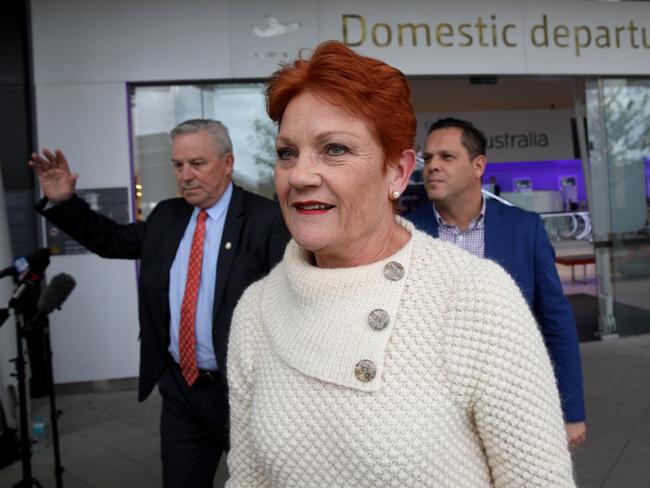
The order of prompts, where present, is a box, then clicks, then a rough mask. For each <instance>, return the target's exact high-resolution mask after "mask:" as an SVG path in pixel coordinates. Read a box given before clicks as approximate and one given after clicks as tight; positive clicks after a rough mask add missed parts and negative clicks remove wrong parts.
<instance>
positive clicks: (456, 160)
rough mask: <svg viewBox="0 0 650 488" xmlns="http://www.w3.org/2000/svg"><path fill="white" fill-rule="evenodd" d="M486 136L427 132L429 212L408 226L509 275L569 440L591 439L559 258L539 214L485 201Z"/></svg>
mask: <svg viewBox="0 0 650 488" xmlns="http://www.w3.org/2000/svg"><path fill="white" fill-rule="evenodd" d="M485 152H486V138H485V135H484V134H483V133H482V132H481V131H479V130H478V129H477V128H476V127H474V126H473V125H472V124H471V123H470V122H466V121H463V120H458V119H452V118H448V119H441V120H438V121H437V122H435V123H434V124H433V125H432V126H431V128H430V129H429V134H428V136H427V140H426V143H425V151H424V160H425V166H424V170H423V179H424V185H425V188H426V191H427V197H428V198H429V200H431V201H432V202H433V204H429V203H427V204H425V205H423V206H421V207H419V208H418V209H416V210H415V211H414V212H413V213H411V214H410V215H407V218H408V219H410V220H411V221H412V222H413V223H414V224H415V226H416V227H418V228H419V229H421V230H423V231H425V232H427V233H429V234H431V235H432V236H434V237H439V238H440V239H443V240H446V241H449V242H454V243H455V244H457V245H459V246H460V247H462V248H463V249H465V250H467V251H469V252H471V253H473V254H475V255H477V256H480V257H485V258H488V259H492V260H494V261H496V262H497V263H499V264H500V265H501V266H503V268H504V269H505V270H506V271H508V273H510V275H511V276H512V278H513V279H514V280H515V281H516V282H517V284H518V285H519V288H520V289H521V292H522V294H523V296H524V297H525V299H526V301H527V302H528V305H529V306H530V308H531V310H532V311H533V313H534V315H535V317H536V318H537V322H538V324H539V326H540V330H541V332H542V335H543V336H544V340H545V342H546V347H547V349H548V352H549V355H550V357H551V361H552V363H553V367H554V369H555V375H556V378H557V382H558V387H559V390H560V398H561V400H562V408H563V412H564V418H565V426H566V431H567V439H568V442H569V444H570V445H571V446H572V447H575V446H578V445H579V444H581V443H582V442H583V441H584V440H585V438H586V432H587V430H586V424H585V408H584V396H583V389H582V371H581V367H580V350H579V347H578V337H577V332H576V326H575V321H574V319H573V312H572V310H571V306H570V305H569V302H568V301H567V299H566V297H565V296H564V293H563V291H562V285H561V283H560V279H559V277H558V274H557V269H556V267H555V253H554V251H553V247H552V246H551V243H550V242H549V240H548V237H547V235H546V231H545V230H544V224H543V223H542V220H541V218H540V217H539V215H538V214H536V213H533V212H528V211H525V210H522V209H520V208H517V207H511V206H508V205H504V204H502V203H500V202H497V201H495V200H486V199H484V198H483V195H482V193H481V177H482V175H483V173H484V171H485V166H486V164H487V159H486V157H485Z"/></svg>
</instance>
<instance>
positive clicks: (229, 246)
mask: <svg viewBox="0 0 650 488" xmlns="http://www.w3.org/2000/svg"><path fill="white" fill-rule="evenodd" d="M223 247H225V248H226V250H227V251H228V250H230V248H231V247H232V243H230V242H226V245H225V246H223Z"/></svg>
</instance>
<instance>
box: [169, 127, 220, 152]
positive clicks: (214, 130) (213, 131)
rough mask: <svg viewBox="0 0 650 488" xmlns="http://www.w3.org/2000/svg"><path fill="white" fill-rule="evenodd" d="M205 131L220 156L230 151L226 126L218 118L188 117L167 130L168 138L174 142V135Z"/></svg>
mask: <svg viewBox="0 0 650 488" xmlns="http://www.w3.org/2000/svg"><path fill="white" fill-rule="evenodd" d="M201 131H206V132H208V134H210V136H212V141H213V142H214V145H215V149H216V150H217V152H219V155H220V156H225V155H226V154H228V153H231V152H232V141H231V140H230V136H229V135H228V128H227V127H226V126H225V125H223V124H222V123H221V122H219V121H218V120H212V119H190V120H186V121H185V122H181V123H180V124H178V125H177V126H176V127H174V128H173V129H172V130H171V131H170V132H169V138H170V139H171V140H172V142H174V139H175V138H176V136H179V135H183V134H196V133H197V132H201Z"/></svg>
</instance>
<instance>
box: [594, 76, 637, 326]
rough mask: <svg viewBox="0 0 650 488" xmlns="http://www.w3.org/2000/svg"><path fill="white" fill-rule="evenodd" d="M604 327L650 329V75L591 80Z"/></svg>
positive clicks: (598, 263) (597, 246) (601, 320)
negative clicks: (638, 77)
mask: <svg viewBox="0 0 650 488" xmlns="http://www.w3.org/2000/svg"><path fill="white" fill-rule="evenodd" d="M586 111H587V130H588V140H589V174H588V175H587V177H588V178H589V183H590V185H589V186H590V190H591V191H590V193H591V194H590V195H589V197H590V209H591V218H592V225H593V236H594V247H595V250H596V273H597V278H598V302H599V332H600V334H601V336H603V337H605V336H607V335H610V334H618V335H629V334H639V333H650V225H649V224H648V216H649V209H650V79H633V78H627V79H598V80H591V81H588V82H587V86H586Z"/></svg>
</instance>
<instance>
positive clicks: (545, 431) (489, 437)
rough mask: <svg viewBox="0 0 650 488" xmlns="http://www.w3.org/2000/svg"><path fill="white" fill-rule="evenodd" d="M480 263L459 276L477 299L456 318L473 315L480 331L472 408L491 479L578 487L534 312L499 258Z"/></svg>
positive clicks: (504, 487) (509, 487) (469, 299)
mask: <svg viewBox="0 0 650 488" xmlns="http://www.w3.org/2000/svg"><path fill="white" fill-rule="evenodd" d="M475 271H476V272H477V274H475V275H474V280H473V281H469V282H468V281H467V280H465V282H466V283H468V285H467V286H463V285H462V284H459V289H460V291H461V295H465V296H464V298H463V300H465V301H466V303H473V306H472V307H469V308H470V310H469V314H470V316H468V317H464V320H462V319H463V317H456V319H457V320H458V319H461V320H460V321H459V322H458V323H459V324H462V323H470V324H471V323H472V322H473V323H474V326H475V328H476V334H478V335H475V334H474V333H471V334H470V335H474V336H475V337H476V339H477V340H476V342H472V346H471V347H475V348H476V349H477V352H478V353H477V354H476V357H477V358H478V360H477V361H476V363H475V368H474V372H473V373H472V376H473V377H474V378H476V382H475V383H474V385H475V390H474V395H473V401H472V405H473V409H472V413H473V416H474V421H475V423H476V428H477V431H478V435H479V437H480V439H481V441H482V443H483V447H484V450H485V453H486V456H487V459H488V464H489V466H490V470H491V474H492V478H493V480H494V486H495V487H498V488H515V487H522V486H526V487H540V488H542V487H549V486H553V487H556V488H560V487H575V484H574V480H573V473H572V465H571V458H570V456H569V452H568V447H567V440H566V435H565V431H564V424H563V419H562V411H561V408H560V401H559V396H558V391H557V387H556V384H555V377H554V374H553V369H552V367H551V363H550V360H549V357H548V354H547V352H546V348H545V346H544V342H543V340H542V337H541V335H540V333H539V331H538V328H537V325H536V323H535V320H534V318H533V316H532V314H531V312H530V310H529V308H528V306H527V305H526V302H525V300H524V299H523V297H522V295H521V293H520V291H519V289H518V288H517V286H516V284H515V283H514V282H513V280H512V279H511V278H510V277H509V276H508V275H507V274H506V273H505V272H504V271H503V270H502V269H501V268H500V267H499V266H498V265H496V264H495V263H492V262H490V261H483V262H481V263H480V265H479V266H477V269H476V270H475ZM477 276H481V277H483V278H478V279H477ZM476 281H478V282H479V283H480V284H479V286H480V288H479V290H478V293H479V296H480V298H479V299H478V300H477V299H476V296H477V295H476V292H477V289H476V284H477V283H476ZM469 283H471V284H469ZM463 292H464V293H463ZM477 320H478V321H479V322H480V323H479V324H476V321H477ZM461 326H462V325H461Z"/></svg>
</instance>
